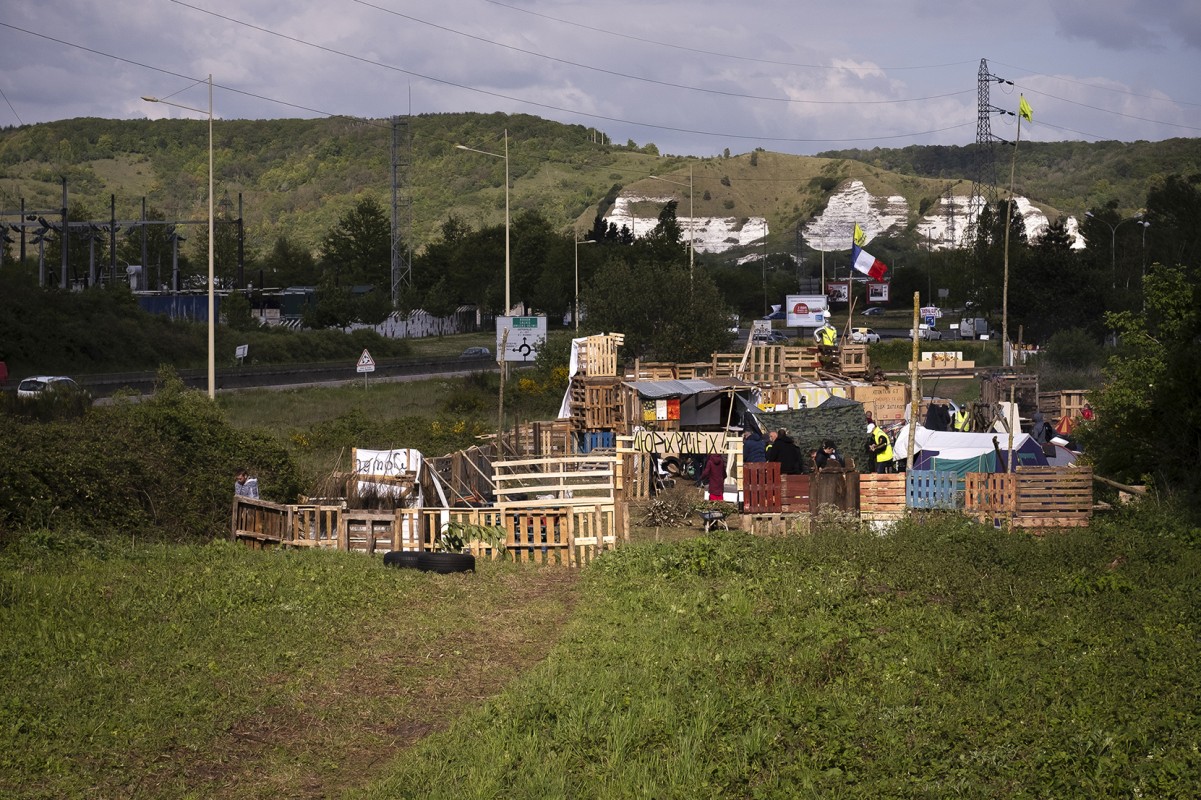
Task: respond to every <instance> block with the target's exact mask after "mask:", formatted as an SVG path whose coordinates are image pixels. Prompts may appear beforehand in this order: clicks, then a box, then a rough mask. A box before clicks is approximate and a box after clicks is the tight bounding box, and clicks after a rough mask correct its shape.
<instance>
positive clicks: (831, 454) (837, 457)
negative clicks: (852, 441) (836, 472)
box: [814, 439, 846, 469]
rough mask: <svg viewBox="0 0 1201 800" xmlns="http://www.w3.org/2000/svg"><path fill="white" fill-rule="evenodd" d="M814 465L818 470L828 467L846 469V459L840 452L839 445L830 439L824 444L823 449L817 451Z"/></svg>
mask: <svg viewBox="0 0 1201 800" xmlns="http://www.w3.org/2000/svg"><path fill="white" fill-rule="evenodd" d="M814 465H815V466H816V467H817V468H818V469H825V468H826V467H845V466H846V459H844V458H843V457H842V453H840V452H838V447H837V445H835V444H834V442H833V441H831V440H830V439H826V440H825V441H824V442H822V447H821V449H820V450H818V451H817V457H816V459H815V460H814Z"/></svg>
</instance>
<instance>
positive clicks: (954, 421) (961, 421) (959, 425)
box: [951, 406, 972, 433]
mask: <svg viewBox="0 0 1201 800" xmlns="http://www.w3.org/2000/svg"><path fill="white" fill-rule="evenodd" d="M951 427H952V429H953V430H957V431H959V432H960V433H968V432H970V431H971V429H972V418H971V417H969V416H968V413H967V409H966V408H964V407H963V406H960V407H959V410H958V411H956V412H955V415H954V416H953V417H951Z"/></svg>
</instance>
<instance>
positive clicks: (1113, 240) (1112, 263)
mask: <svg viewBox="0 0 1201 800" xmlns="http://www.w3.org/2000/svg"><path fill="white" fill-rule="evenodd" d="M1084 216H1086V217H1088V218H1089V219H1093V220H1096V221H1097V222H1100V223H1102V224H1104V225H1105V226H1106V227H1108V228H1109V270H1110V284H1111V285H1110V288H1111V289H1116V288H1118V255H1117V244H1118V228H1120V227H1122V224H1123V223H1125V222H1138V223H1139V224H1141V225H1143V235H1144V236H1146V232H1147V227H1146V226H1147V225H1148V224H1150V223H1146V222H1144V221H1143V218H1142V216H1141V215H1140V216H1137V217H1127V218H1126V219H1120V220H1118V221H1117V224H1112V223H1110V222H1109V221H1108V220H1104V219H1101V218H1100V217H1098V216H1097V215H1096V214H1094V213H1093V212H1091V211H1085V212H1084Z"/></svg>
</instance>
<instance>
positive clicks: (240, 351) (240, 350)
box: [234, 344, 250, 358]
mask: <svg viewBox="0 0 1201 800" xmlns="http://www.w3.org/2000/svg"><path fill="white" fill-rule="evenodd" d="M249 348H250V345H246V344H240V345H238V346H237V347H235V348H234V358H246V351H247V350H248V349H249Z"/></svg>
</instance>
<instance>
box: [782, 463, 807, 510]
mask: <svg viewBox="0 0 1201 800" xmlns="http://www.w3.org/2000/svg"><path fill="white" fill-rule="evenodd" d="M776 466H779V465H778V464H777V465H776ZM780 510H781V511H783V512H784V513H785V514H796V513H800V512H808V511H810V510H811V509H810V499H809V476H808V475H781V476H780Z"/></svg>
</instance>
